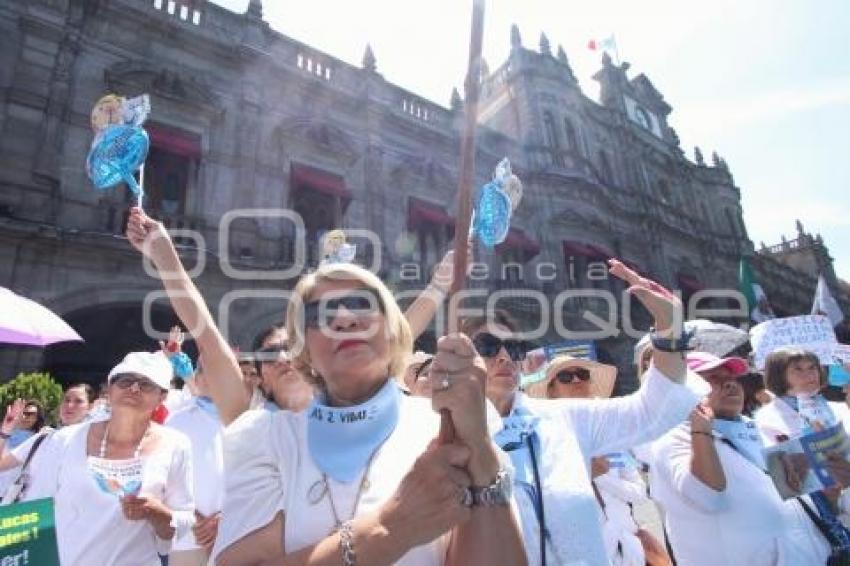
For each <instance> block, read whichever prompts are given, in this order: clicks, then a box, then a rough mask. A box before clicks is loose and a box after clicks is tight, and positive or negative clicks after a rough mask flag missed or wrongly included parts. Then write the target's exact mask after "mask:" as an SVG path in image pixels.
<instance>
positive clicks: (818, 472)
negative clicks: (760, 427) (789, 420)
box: [764, 423, 848, 499]
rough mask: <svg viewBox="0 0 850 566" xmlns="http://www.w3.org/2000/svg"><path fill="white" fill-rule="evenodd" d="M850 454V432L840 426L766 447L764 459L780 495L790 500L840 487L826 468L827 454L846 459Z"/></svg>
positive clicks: (836, 425)
mask: <svg viewBox="0 0 850 566" xmlns="http://www.w3.org/2000/svg"><path fill="white" fill-rule="evenodd" d="M847 451H848V439H847V433H846V432H845V431H844V425H842V424H841V423H837V424H835V425H833V426H831V427H828V428H825V429H823V430H818V431H815V432H811V433H809V434H805V435H803V436H801V437H799V438H794V439H791V440H787V441H785V442H781V443H779V444H776V445H775V446H771V447H770V448H766V449H765V450H764V460H765V463H766V464H767V470H768V473H769V474H770V477H771V479H772V480H773V483H774V485H776V489H777V491H778V492H779V495H781V496H782V498H783V499H790V498H792V497H798V496H800V495H804V494H806V493H812V492H815V491H820V490H822V489H824V488H827V487H831V486H833V485H836V481H835V479H833V477H832V475H831V474H830V472H829V468H828V467H827V465H826V462H827V455H828V454H829V453H832V452H839V453H841V454H844V455H845V456H846V454H847Z"/></svg>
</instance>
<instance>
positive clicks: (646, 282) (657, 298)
mask: <svg viewBox="0 0 850 566" xmlns="http://www.w3.org/2000/svg"><path fill="white" fill-rule="evenodd" d="M608 271H609V273H611V275H613V276H614V277H617V278H619V279H622V280H623V281H625V282H626V283H627V284H628V285H629V288H628V289H627V292H628V293H630V294H632V295H634V296H635V297H637V299H638V300H639V301H640V302H641V304H642V305H643V306H644V307H646V310H648V311H649V312H650V314H652V316H653V318H654V319H655V328H656V332H658V334H659V335H664V336H670V337H673V338H678V337H679V336H680V335H681V333H682V323H683V320H684V309H683V308H682V300H681V299H679V297H677V296H676V295H675V294H674V293H673V292H672V291H670V290H669V289H667V288H666V287H664V286H663V285H661V284H660V283H658V282H656V281H653V280H652V279H647V278H646V277H641V276H640V275H639V274H638V273H637V272H635V271H634V270H633V269H631V268H630V267H628V266H627V265H626V264H624V263H623V262H621V261H619V260H616V259H609V260H608Z"/></svg>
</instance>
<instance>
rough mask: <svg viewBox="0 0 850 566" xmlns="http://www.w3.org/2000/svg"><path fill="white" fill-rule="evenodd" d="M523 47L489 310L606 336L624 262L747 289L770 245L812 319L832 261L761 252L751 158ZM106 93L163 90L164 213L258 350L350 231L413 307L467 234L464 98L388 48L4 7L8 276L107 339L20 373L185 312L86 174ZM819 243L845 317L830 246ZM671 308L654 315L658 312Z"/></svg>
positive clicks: (631, 90)
mask: <svg viewBox="0 0 850 566" xmlns="http://www.w3.org/2000/svg"><path fill="white" fill-rule="evenodd" d="M507 39H508V37H507V33H506V40H507ZM509 39H510V42H511V46H512V49H511V53H510V56H509V58H508V60H507V61H505V62H504V63H503V64H502V65H501V66H499V67H498V68H497V69H496V70H494V71H492V72H491V71H489V70H485V71H484V72H483V73H482V85H481V89H482V96H481V104H480V118H479V122H480V128H479V131H478V145H477V156H476V182H477V184H479V185H480V184H483V183H484V182H486V180H488V179H489V177H490V175H491V174H492V169H493V167H494V166H495V164H496V163H497V162H498V161H499V160H500V159H501V158H502V157H505V156H507V157H508V158H510V160H511V163H512V165H513V168H514V170H515V172H516V173H517V174H518V175H519V176H520V177H521V179H522V180H523V183H524V189H525V191H524V198H523V201H522V203H521V205H520V206H519V208H518V210H517V212H516V214H515V216H514V219H513V222H512V230H511V232H510V234H509V236H508V238H507V240H506V241H505V243H504V244H502V245H501V246H498V247H497V248H496V249H495V250H484V249H478V250H477V257H476V262H477V263H476V266H475V269H474V271H473V274H472V276H471V279H470V284H469V287H470V289H472V290H473V295H474V296H473V297H472V298H471V299H470V304H478V305H480V304H483V302H485V301H486V300H488V299H489V300H491V302H492V304H497V305H498V306H504V307H508V308H510V309H511V310H512V311H513V312H515V313H516V314H517V315H518V317H519V318H520V319H522V320H523V321H524V322H525V323H526V325H527V326H537V325H538V324H537V323H539V322H541V321H542V325H540V326H541V330H540V332H539V334H540V336H539V337H538V341H540V342H544V341H551V340H555V339H556V337H557V336H558V335H559V334H563V330H564V329H570V330H584V331H589V330H591V329H594V328H598V327H599V326H603V327H604V326H605V325H604V324H602V325H600V324H599V323H598V319H602V320H610V321H612V322H614V323H615V324H616V325H617V326H622V311H623V309H624V307H625V306H624V305H623V304H622V302H621V301H620V300H619V297H620V294H621V293H622V291H623V286H622V285H621V284H619V283H618V282H614V281H611V280H609V279H607V278H606V277H605V273H604V268H603V267H602V264H601V262H602V261H604V260H605V259H606V258H608V257H612V256H616V257H620V258H622V259H624V260H625V261H627V262H628V263H629V264H631V265H633V266H634V267H636V268H637V269H639V270H640V271H642V272H643V273H646V274H649V275H651V276H653V277H655V278H658V279H659V280H660V281H662V282H664V283H666V284H668V285H671V286H673V287H675V288H677V289H681V290H682V292H683V295H684V296H685V298H686V299H688V298H690V297H691V296H692V295H693V294H694V293H696V292H698V291H700V290H702V289H735V288H736V287H737V271H738V262H739V260H740V258H741V257H742V256H748V257H752V263H753V265H754V268H755V270H756V273H757V276H758V277H759V278H760V279H761V280H762V284H763V286H764V287H765V289H766V290H767V292H768V295H769V296H770V297H771V299H772V300H773V301H774V303H781V310H782V312H784V313H787V314H796V313H803V312H808V309H809V308H810V304H811V297H812V295H813V292H814V286H815V280H816V273H815V274H814V276H813V274H812V271H811V269H810V268H811V266H810V265H808V264H807V265H803V263H805V262H803V263H801V262H797V263H795V262H794V261H790V260H788V258H787V257H781V254H779V252H781V251H782V250H781V249H780V250H779V252H777V251H776V250H772V251H771V250H762V251H758V252H756V251H755V250H754V247H753V245H752V242H750V240H749V238H748V236H747V231H746V226H745V225H744V222H743V216H742V209H741V198H740V189H739V188H738V187H737V186H736V185H735V183H734V180H733V177H732V174H731V172H730V170H729V168H728V166H727V165H726V163H725V162H724V160H723V159H722V158H720V157H719V156H717V154H714V155H713V156H712V157H711V159H710V160H709V161H710V162H708V163H707V162H706V161H705V160H704V158H703V156H702V154H701V152H700V151H699V149H696V150H695V155H694V157H693V160H692V159H690V158H689V157H687V156H686V155H685V153H684V152H683V150H682V148H681V147H680V144H679V140H678V138H677V136H676V132H675V131H674V130H673V129H672V128H671V127H670V126H669V125H668V122H667V120H668V117H669V115H670V113H671V111H672V108H671V106H670V105H669V104H668V103H667V102H666V101H665V100H664V98H663V96H662V95H661V93H659V92H658V91H657V90H656V89H655V87H654V86H653V85H652V83H651V82H650V80H649V79H648V78H647V77H646V76H644V75H642V74H641V75H638V76H636V77H634V78H629V76H628V73H627V72H628V70H629V67H628V64H627V63H623V64H614V63H613V62H612V61H611V60H610V58H608V57H607V56H606V57H603V59H602V65H601V68H600V70H599V72H598V73H597V74H596V75H595V76H594V78H595V79H596V80H597V81H599V83H600V87H601V89H600V101H599V102H597V101H594V100H591V99H589V98H588V97H586V96H585V95H584V94H583V93H582V92H581V90H580V89H579V86H578V83H577V81H576V79H575V76H574V75H573V72H572V70H571V68H570V64H569V61H568V58H567V55H566V53H564V51H563V49H562V48H558V49H557V51H556V53H555V54H554V55H553V53H552V50H551V47H550V45H549V41H548V39H547V38H546V37H545V36H542V37H541V38H540V42H539V47H538V48H536V49H530V48H528V47H527V46H525V45H524V44H523V41H522V38H521V37H520V32H519V30H518V29H517V28H516V27H514V28H513V29H512V30H511V33H510V38H509ZM107 93H117V94H121V95H125V96H128V97H130V96H136V95H139V94H142V93H148V94H149V95H150V97H151V105H152V108H153V111H152V114H151V116H150V118H149V120H148V122H147V123H146V124H145V128H146V130H147V131H148V134H149V136H150V139H151V150H150V153H149V156H148V159H147V161H146V165H145V180H144V186H145V190H146V197H145V208H146V210H147V211H148V212H149V213H150V214H151V215H153V216H155V217H157V218H159V219H161V220H163V221H164V222H165V224H166V225H167V226H168V227H169V228H170V229H172V230H177V231H175V232H174V236H175V240H176V241H177V242H178V244H180V246H181V253H182V254H183V257H184V260H185V261H186V263H187V264H188V265H189V266H190V267H193V268H194V273H195V278H196V281H197V283H198V286H199V287H200V288H201V290H202V292H203V294H204V296H205V298H206V299H207V301H208V303H209V304H210V306H211V308H212V309H213V311H214V313H215V314H216V315H217V316H218V317H219V321H220V322H221V324H222V326H223V328H224V329H225V330H226V332H227V333H228V337H229V339H230V340H231V342H233V343H234V344H238V345H240V346H241V347H243V348H246V347H248V346H249V345H250V342H251V340H252V338H253V336H255V335H256V334H257V332H259V330H260V329H261V328H263V327H264V326H267V325H268V324H271V323H273V322H276V321H279V320H281V319H282V317H283V311H284V307H283V305H284V301H285V298H286V292H287V290H288V289H291V287H292V286H293V284H294V282H295V280H296V277H297V275H298V274H300V273H302V272H303V270H304V269H305V267H309V266H310V265H315V262H316V261H317V259H318V255H319V251H318V239H319V237H320V235H321V234H322V233H323V232H324V231H326V230H329V229H332V228H336V227H343V228H345V229H346V230H348V231H349V239H350V240H351V241H352V242H353V243H357V245H358V250H359V256H360V257H359V259H360V261H363V262H364V263H366V264H369V265H373V266H374V269H376V270H377V271H378V273H379V274H380V275H381V276H382V277H383V278H384V280H385V281H387V282H388V283H389V284H390V285H391V286H392V287H393V288H394V289H395V290H396V291H397V292H399V293H400V297H401V300H402V302H404V301H406V300H409V298H410V296H412V295H415V292H416V290H418V289H421V288H422V287H423V286H424V285H425V284H426V283H427V281H428V277H429V269H430V268H431V267H433V265H434V264H435V263H436V262H437V261H438V260H439V258H440V257H441V256H442V254H443V253H444V252H445V250H446V249H448V247H450V245H451V242H452V238H453V233H454V228H453V227H454V219H453V216H454V211H455V210H456V203H455V194H456V191H457V177H458V150H459V146H460V137H461V130H462V123H463V100H462V99H461V97H460V95H459V93H457V92H453V93H452V96H451V99H450V105H449V106H448V107H445V106H442V105H440V104H438V103H435V102H433V101H429V100H425V99H423V98H422V97H420V96H417V95H416V94H415V93H412V92H409V91H406V90H405V89H402V88H400V87H398V86H396V85H394V84H392V83H391V82H390V81H389V80H388V79H387V78H385V77H384V76H382V75H381V73H380V72H379V70H378V62H377V60H376V57H375V55H374V54H373V53H372V51H371V49H369V48H368V47H367V49H366V52H365V54H364V57H363V63H362V65H361V66H359V67H357V66H352V65H349V64H347V63H344V62H342V61H340V60H338V59H336V58H334V57H332V56H330V55H328V54H326V53H322V52H320V51H318V50H316V49H313V48H311V47H310V46H309V45H305V44H303V43H300V42H298V41H295V40H293V39H291V38H288V37H286V36H284V35H282V34H280V33H278V32H276V31H274V30H272V29H271V28H270V27H269V25H268V24H267V23H266V22H265V21H264V20H263V17H262V3H261V2H260V1H259V0H252V1H251V2H250V4H249V6H248V8H247V11H246V12H245V13H244V14H238V13H233V12H230V11H228V10H226V9H224V8H221V7H219V6H217V5H215V4H211V3H206V2H204V1H203V0H194V1H190V0H88V1H83V0H27V1H25V0H11V1H8V2H4V3H3V4H2V6H0V188H2V190H0V282H2V283H0V284H2V285H3V286H6V287H9V288H11V289H13V290H15V291H18V292H20V293H23V294H25V295H27V296H30V297H33V298H36V299H38V300H40V301H42V302H43V303H44V304H46V305H47V306H49V307H50V308H52V309H53V310H54V311H56V312H57V313H58V314H60V315H62V316H63V317H64V318H65V319H66V320H67V321H68V322H69V323H70V324H72V326H74V327H75V328H77V330H78V331H79V332H80V333H81V334H82V335H83V337H84V338H86V343H85V345H78V344H64V345H58V346H54V347H50V348H47V349H46V350H32V349H25V348H17V349H8V348H7V349H5V350H0V376H2V377H3V378H7V377H10V376H12V375H13V374H14V372H15V371H17V370H20V369H31V368H39V367H41V368H46V369H48V370H50V371H52V372H53V373H54V374H56V375H58V376H59V377H60V378H62V379H64V380H70V379H87V380H90V381H93V382H94V381H97V380H99V379H102V377H103V375H104V372H105V370H106V369H108V367H109V366H110V365H111V364H113V363H114V362H115V361H116V360H117V359H118V358H119V357H120V356H121V355H122V354H123V353H124V352H126V351H128V350H130V349H134V348H135V349H138V348H152V347H154V342H153V341H152V340H151V339H150V338H149V337H147V336H146V334H145V328H146V327H155V328H157V329H158V330H162V331H164V330H167V327H168V325H169V324H171V323H172V322H174V318H173V314H172V313H171V312H170V310H169V309H168V306H167V302H165V301H163V300H162V297H161V296H158V295H157V291H159V290H160V289H161V284H160V282H159V281H158V280H157V279H156V278H154V277H151V276H150V274H148V273H147V272H146V271H145V270H144V269H143V266H142V262H141V260H140V257H139V256H138V254H137V253H136V252H134V251H133V250H132V249H131V248H130V246H129V244H128V243H127V242H126V240H123V239H122V238H121V233H122V231H123V226H124V223H125V221H126V216H127V209H128V207H129V206H130V205H131V204H132V199H131V197H130V195H129V194H128V193H127V191H125V190H124V188H123V187H119V188H117V189H114V190H110V191H105V192H98V191H96V190H95V189H94V188H93V187H92V184H91V182H90V181H89V180H88V178H87V177H86V173H85V168H84V163H85V158H86V154H87V152H88V150H89V147H90V144H91V141H92V132H91V129H90V126H89V115H90V112H91V109H92V106H93V105H94V103H95V102H96V101H97V100H98V99H99V98H100V97H101V96H103V95H104V94H107ZM293 212H294V213H297V214H292V213H293ZM363 229H368V230H370V231H371V232H373V233H374V234H375V235H376V236H377V237H374V238H370V237H368V235H366V234H363V233H358V232H357V230H363ZM179 230H183V232H180V231H179ZM807 242H808V240H807ZM808 243H811V244H812V245H813V246H817V247H818V252H817V253H818V254H819V255H818V257H819V258H820V259H819V260H818V261H820V262H821V263H820V264H816V267H817V268H818V269H821V270H825V271H826V272H828V273H829V274H830V282H831V283H832V284H833V290H834V293H835V294H836V295H837V296H838V298H839V301H840V302H842V305H843V306H844V307H845V308H846V307H847V306H848V305H850V300H848V299H850V295H848V293H847V292H846V290H845V289H844V288H843V287H842V286H841V285H839V284H838V282H837V280H836V279H835V274H834V273H833V272H832V268H831V260H830V259H829V255H828V250H827V249H826V247H825V244H824V243H823V242H822V241H820V240H817V241H816V240H812V242H808ZM479 248H480V246H479ZM588 290H595V291H610V292H612V296H613V297H617V298H616V299H615V300H613V302H609V301H607V300H605V299H600V298H598V297H597V298H594V297H593V296H591V295H593V294H594V293H592V292H588ZM565 291H567V293H566V294H565ZM596 294H598V293H596ZM707 304H709V305H710V304H713V305H715V306H727V302H726V301H724V300H721V299H717V298H715V299H709V300H708V302H707ZM807 304H808V306H807ZM847 312H850V311H847ZM593 317H597V322H596V323H594V322H593V320H592V319H593ZM647 323H648V321H647V320H646V314H645V313H643V315H641V313H640V312H637V313H636V317H635V319H634V324H635V325H636V326H639V327H645V326H646V325H647ZM641 325H643V326H641ZM435 332H439V328H435ZM593 338H594V339H595V342H596V346H597V348H598V350H599V353H600V357H601V358H603V359H606V360H608V361H612V362H615V363H618V364H619V365H620V366H621V367H622V368H624V371H623V374H622V379H621V381H620V383H619V389H620V390H621V391H622V390H628V389H629V388H631V387H633V386H634V376H633V374H632V373H631V372H630V371H629V370H626V369H625V368H628V367H630V363H631V357H632V354H631V348H632V344H633V342H634V340H633V338H631V337H629V336H626V335H623V334H621V333H615V332H609V333H608V334H605V333H604V332H603V333H602V334H599V333H597V335H594V336H593ZM433 339H434V333H433V332H432V333H430V334H429V335H427V336H425V337H423V341H424V342H427V341H429V340H431V341H433Z"/></svg>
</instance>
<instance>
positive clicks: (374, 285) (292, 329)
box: [286, 263, 413, 386]
mask: <svg viewBox="0 0 850 566" xmlns="http://www.w3.org/2000/svg"><path fill="white" fill-rule="evenodd" d="M325 281H356V282H358V283H360V284H362V285H363V286H364V287H366V288H368V289H371V290H372V291H375V293H377V295H378V300H379V301H380V302H381V307H382V309H383V312H384V319H385V321H384V324H385V325H386V328H387V335H388V337H389V340H390V365H389V372H390V377H396V378H398V379H400V378H401V376H402V375H403V374H404V370H405V368H406V367H407V358H408V356H409V355H410V354H411V352H412V351H413V333H412V332H411V330H410V325H409V324H408V322H407V319H406V318H405V317H404V314H403V313H402V312H401V309H400V308H399V306H398V303H396V301H395V298H394V297H393V296H392V293H390V290H389V289H387V286H386V285H384V284H383V282H381V280H380V279H378V277H377V276H376V275H375V274H374V273H372V272H371V271H368V270H366V269H364V268H362V267H360V266H358V265H354V264H352V263H326V264H324V265H321V266H319V268H318V269H317V270H316V271H314V272H313V273H310V274H307V275H305V276H304V277H302V278H301V280H300V281H298V284H297V285H296V286H295V289H294V290H293V296H292V297H291V298H290V300H289V306H288V307H287V309H286V333H287V335H288V337H289V346H290V348H291V349H292V351H293V352H294V354H295V357H294V358H293V363H294V365H295V367H296V369H298V370H299V371H301V372H302V373H303V374H304V375H305V377H306V378H307V380H308V381H310V382H312V383H313V384H315V385H319V386H324V380H323V377H322V376H321V375H319V374H318V372H316V371H315V369H314V368H313V363H312V360H311V359H310V352H309V350H308V348H307V345H306V336H305V328H304V305H305V304H306V303H308V302H310V300H311V295H312V294H313V292H314V291H315V289H316V287H318V286H319V284H321V283H323V282H325Z"/></svg>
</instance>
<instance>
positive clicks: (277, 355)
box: [254, 344, 289, 364]
mask: <svg viewBox="0 0 850 566" xmlns="http://www.w3.org/2000/svg"><path fill="white" fill-rule="evenodd" d="M254 359H255V360H257V361H258V362H259V363H261V364H272V363H274V362H279V361H283V360H288V359H289V348H287V347H286V346H284V345H283V344H271V345H269V346H266V347H265V348H260V349H259V350H257V353H256V356H255V357H254Z"/></svg>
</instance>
